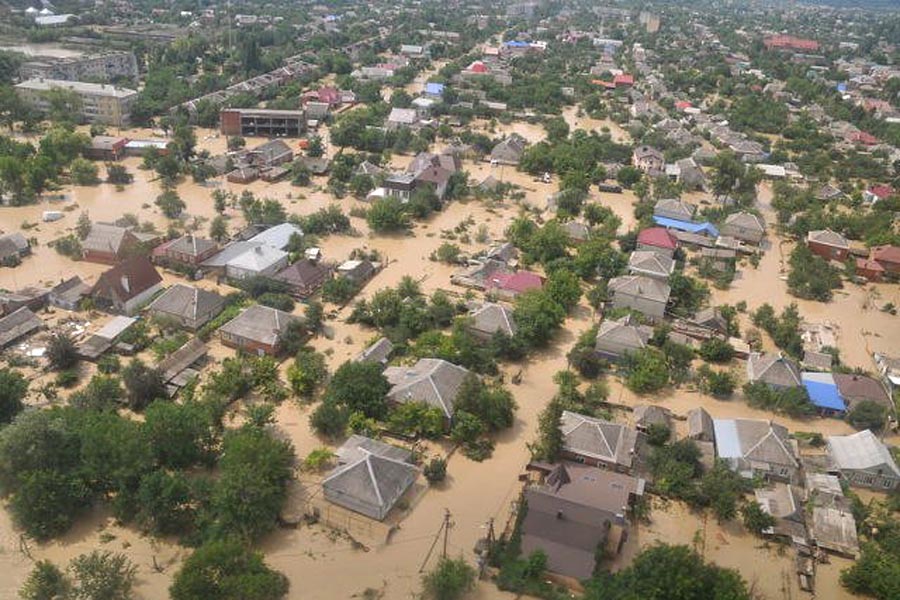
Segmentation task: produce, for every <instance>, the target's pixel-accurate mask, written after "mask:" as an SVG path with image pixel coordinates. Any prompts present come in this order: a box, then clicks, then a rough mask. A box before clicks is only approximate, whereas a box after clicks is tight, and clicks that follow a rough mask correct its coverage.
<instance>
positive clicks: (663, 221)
mask: <svg viewBox="0 0 900 600" xmlns="http://www.w3.org/2000/svg"><path fill="white" fill-rule="evenodd" d="M653 221H654V223H656V224H657V225H659V226H660V227H665V228H666V229H672V230H674V232H673V234H672V235H674V236H675V237H676V238H677V237H678V235H679V233H680V232H687V233H690V234H694V235H701V236H707V237H710V238H712V239H715V238H718V237H719V230H718V229H717V228H716V226H715V225H713V224H712V223H710V222H709V221H704V222H702V223H694V222H693V221H681V220H679V219H669V218H668V217H660V216H658V215H653Z"/></svg>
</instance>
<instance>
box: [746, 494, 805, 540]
mask: <svg viewBox="0 0 900 600" xmlns="http://www.w3.org/2000/svg"><path fill="white" fill-rule="evenodd" d="M753 495H754V497H755V498H756V502H757V503H758V504H759V505H760V507H761V508H762V510H763V512H765V513H767V514H769V515H771V516H772V518H774V519H775V523H774V525H772V526H771V527H769V528H767V529H765V530H763V533H765V534H767V535H775V536H780V537H786V538H790V539H791V541H793V542H794V543H797V544H800V545H806V544H807V532H806V510H805V507H804V502H803V496H802V493H801V490H800V488H797V487H795V486H793V485H791V484H789V483H782V482H780V481H776V482H774V483H772V484H770V485H769V486H767V487H764V488H758V489H756V490H754V491H753Z"/></svg>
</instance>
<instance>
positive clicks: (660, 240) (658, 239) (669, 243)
mask: <svg viewBox="0 0 900 600" xmlns="http://www.w3.org/2000/svg"><path fill="white" fill-rule="evenodd" d="M677 247H678V238H676V237H675V235H674V234H673V233H672V232H671V231H669V230H668V229H666V228H664V227H649V228H647V229H644V230H643V231H641V232H640V233H639V234H638V237H637V249H638V250H651V251H653V252H659V253H661V254H665V255H666V256H672V255H673V254H674V253H675V249H676V248H677Z"/></svg>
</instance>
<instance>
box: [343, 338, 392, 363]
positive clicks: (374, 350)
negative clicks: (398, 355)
mask: <svg viewBox="0 0 900 600" xmlns="http://www.w3.org/2000/svg"><path fill="white" fill-rule="evenodd" d="M393 352H394V343H393V342H391V340H389V339H387V338H386V337H380V338H378V340H376V341H375V342H374V343H373V344H371V345H370V346H369V347H368V348H366V349H365V350H363V351H362V352H360V353H359V354H357V355H356V358H354V359H353V360H354V361H355V362H374V363H378V364H380V365H386V364H387V362H388V359H390V357H391V354H392V353H393Z"/></svg>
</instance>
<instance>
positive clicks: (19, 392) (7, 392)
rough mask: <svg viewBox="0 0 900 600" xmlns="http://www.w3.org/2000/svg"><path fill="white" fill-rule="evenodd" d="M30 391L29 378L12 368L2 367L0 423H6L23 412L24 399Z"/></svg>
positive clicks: (0, 375) (0, 376)
mask: <svg viewBox="0 0 900 600" xmlns="http://www.w3.org/2000/svg"><path fill="white" fill-rule="evenodd" d="M27 393H28V380H26V379H25V377H24V376H23V375H22V374H21V373H19V372H18V371H14V370H12V369H0V425H5V424H6V423H9V422H10V421H12V420H13V418H14V417H15V416H16V415H17V414H19V413H20V412H22V409H23V408H25V405H24V404H23V403H22V400H24V399H25V395H26V394H27Z"/></svg>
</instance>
